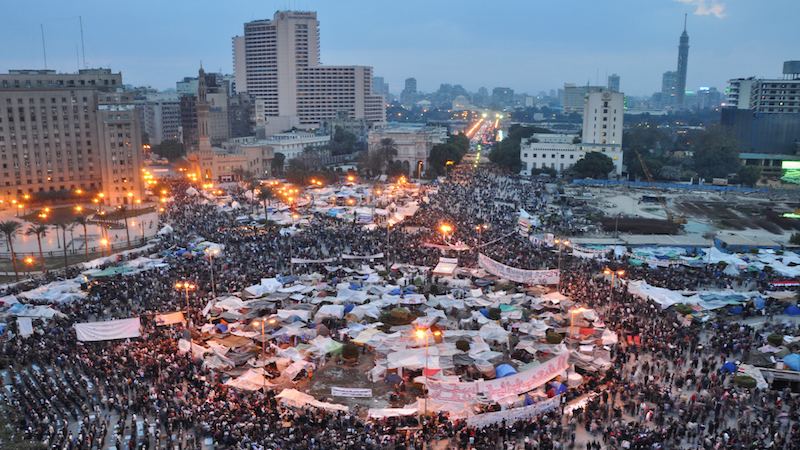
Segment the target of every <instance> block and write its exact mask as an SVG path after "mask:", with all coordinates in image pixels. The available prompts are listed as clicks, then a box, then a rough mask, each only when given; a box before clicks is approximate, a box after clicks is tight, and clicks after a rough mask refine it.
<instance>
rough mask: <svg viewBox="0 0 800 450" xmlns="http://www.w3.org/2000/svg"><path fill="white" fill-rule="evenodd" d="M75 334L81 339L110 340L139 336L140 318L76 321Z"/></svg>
mask: <svg viewBox="0 0 800 450" xmlns="http://www.w3.org/2000/svg"><path fill="white" fill-rule="evenodd" d="M74 326H75V334H76V335H77V337H78V340H79V341H110V340H113V339H125V338H134V337H139V336H140V335H139V328H140V326H141V324H140V323H139V318H138V317H137V318H135V319H122V320H109V321H106V322H87V323H76V324H75V325H74Z"/></svg>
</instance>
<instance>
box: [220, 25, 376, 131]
mask: <svg viewBox="0 0 800 450" xmlns="http://www.w3.org/2000/svg"><path fill="white" fill-rule="evenodd" d="M233 52H234V55H233V60H234V80H235V82H234V84H235V85H236V89H237V91H238V92H243V91H247V92H248V93H249V94H250V95H253V96H255V97H256V98H258V99H261V100H263V103H264V114H265V115H266V116H267V117H285V118H297V119H296V120H297V121H299V123H300V125H301V126H302V127H304V128H316V127H318V126H319V123H320V122H321V121H323V120H332V119H334V118H336V112H337V111H340V110H346V111H348V113H349V114H350V115H351V116H352V117H354V118H357V119H358V118H364V119H366V120H368V121H369V122H371V123H373V124H375V125H384V124H385V123H386V106H385V100H384V98H383V97H382V96H381V95H376V94H373V92H372V67H367V66H324V65H321V64H320V52H319V22H318V21H317V13H316V12H303V11H278V12H276V13H275V15H274V17H273V19H272V20H257V21H254V22H248V23H245V24H244V36H237V37H234V38H233ZM290 120H293V119H290Z"/></svg>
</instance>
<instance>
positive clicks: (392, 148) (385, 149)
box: [378, 138, 397, 171]
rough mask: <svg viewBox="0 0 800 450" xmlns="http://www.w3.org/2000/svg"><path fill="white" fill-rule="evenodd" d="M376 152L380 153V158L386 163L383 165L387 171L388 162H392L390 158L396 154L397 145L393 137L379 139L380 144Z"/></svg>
mask: <svg viewBox="0 0 800 450" xmlns="http://www.w3.org/2000/svg"><path fill="white" fill-rule="evenodd" d="M378 154H379V155H381V159H382V160H383V161H384V162H385V163H386V166H385V167H386V169H387V171H388V169H389V163H391V162H392V158H394V157H395V156H397V145H395V142H394V139H392V138H383V139H381V144H380V146H379V147H378Z"/></svg>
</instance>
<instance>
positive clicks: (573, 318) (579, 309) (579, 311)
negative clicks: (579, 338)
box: [569, 308, 586, 348]
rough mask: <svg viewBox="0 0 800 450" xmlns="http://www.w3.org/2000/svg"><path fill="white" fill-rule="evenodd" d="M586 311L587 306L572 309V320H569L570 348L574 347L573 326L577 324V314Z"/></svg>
mask: <svg viewBox="0 0 800 450" xmlns="http://www.w3.org/2000/svg"><path fill="white" fill-rule="evenodd" d="M584 311H586V308H577V309H573V310H572V311H570V315H571V316H570V321H569V348H572V328H573V327H574V326H575V314H576V313H578V314H580V313H582V312H584Z"/></svg>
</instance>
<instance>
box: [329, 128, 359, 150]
mask: <svg viewBox="0 0 800 450" xmlns="http://www.w3.org/2000/svg"><path fill="white" fill-rule="evenodd" d="M357 144H358V137H357V136H356V135H355V134H353V133H351V132H349V131H347V130H345V129H344V128H342V127H340V126H339V125H336V127H335V128H334V130H333V139H331V142H330V147H331V153H332V154H333V155H349V154H351V153H353V152H354V151H355V149H356V145H357Z"/></svg>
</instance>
